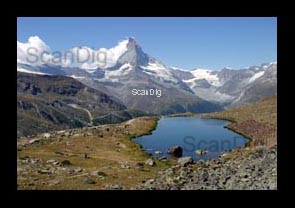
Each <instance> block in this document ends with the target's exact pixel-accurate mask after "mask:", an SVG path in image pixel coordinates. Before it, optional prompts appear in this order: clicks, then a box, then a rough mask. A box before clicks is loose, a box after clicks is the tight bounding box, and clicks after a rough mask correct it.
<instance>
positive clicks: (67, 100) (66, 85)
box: [17, 72, 146, 137]
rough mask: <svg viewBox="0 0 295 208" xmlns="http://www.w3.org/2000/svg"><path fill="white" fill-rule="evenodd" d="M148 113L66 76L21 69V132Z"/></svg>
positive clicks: (46, 130) (67, 126)
mask: <svg viewBox="0 0 295 208" xmlns="http://www.w3.org/2000/svg"><path fill="white" fill-rule="evenodd" d="M142 115H146V114H144V113H142V112H140V111H132V110H130V111H127V110H126V107H125V106H124V105H123V104H122V103H121V102H120V101H118V100H117V99H115V98H114V97H111V96H109V95H107V94H105V93H103V92H101V91H98V90H95V89H92V88H90V87H88V86H86V85H84V84H82V83H81V82H79V81H77V80H75V79H73V78H71V77H66V76H58V75H54V76H49V75H38V74H29V73H21V72H18V73H17V136H18V137H19V136H28V135H32V134H36V133H40V132H48V131H52V130H62V129H68V128H79V127H83V126H91V125H95V124H105V123H116V122H118V121H120V122H122V121H125V120H128V119H130V118H133V117H137V116H142Z"/></svg>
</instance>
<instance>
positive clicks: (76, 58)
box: [17, 36, 128, 71]
mask: <svg viewBox="0 0 295 208" xmlns="http://www.w3.org/2000/svg"><path fill="white" fill-rule="evenodd" d="M127 43H128V40H123V41H121V42H119V43H118V45H117V46H115V47H113V48H110V49H106V48H99V49H96V50H95V49H92V48H89V47H86V46H82V47H74V48H71V49H69V50H67V51H65V52H57V51H55V52H52V53H51V50H50V47H49V46H48V45H46V43H45V42H44V41H43V40H41V39H40V38H39V37H38V36H32V37H30V38H29V39H28V41H27V42H25V43H22V42H19V41H17V62H20V63H26V64H31V65H40V64H44V63H52V64H59V65H62V66H71V65H76V66H79V67H81V68H83V69H85V70H86V71H91V69H92V71H93V69H96V68H98V67H101V68H107V67H112V66H114V65H115V64H116V63H117V60H118V59H119V58H120V56H122V54H123V53H125V52H126V51H127Z"/></svg>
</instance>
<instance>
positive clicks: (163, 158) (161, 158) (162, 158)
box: [159, 156, 167, 161]
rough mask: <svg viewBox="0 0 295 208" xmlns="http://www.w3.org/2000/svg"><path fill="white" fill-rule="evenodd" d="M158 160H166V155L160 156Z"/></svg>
mask: <svg viewBox="0 0 295 208" xmlns="http://www.w3.org/2000/svg"><path fill="white" fill-rule="evenodd" d="M159 160H160V161H163V160H167V157H166V156H162V157H160V158H159Z"/></svg>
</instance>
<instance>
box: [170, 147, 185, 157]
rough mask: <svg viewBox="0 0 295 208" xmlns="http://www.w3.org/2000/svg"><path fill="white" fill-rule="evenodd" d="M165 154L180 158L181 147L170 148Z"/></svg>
mask: <svg viewBox="0 0 295 208" xmlns="http://www.w3.org/2000/svg"><path fill="white" fill-rule="evenodd" d="M167 153H168V154H170V155H173V156H175V157H181V156H182V147H181V146H173V147H170V148H169V149H168V151H167Z"/></svg>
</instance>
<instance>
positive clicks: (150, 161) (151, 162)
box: [145, 159, 156, 166]
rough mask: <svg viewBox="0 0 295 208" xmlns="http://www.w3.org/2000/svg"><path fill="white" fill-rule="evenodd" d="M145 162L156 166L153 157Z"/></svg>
mask: <svg viewBox="0 0 295 208" xmlns="http://www.w3.org/2000/svg"><path fill="white" fill-rule="evenodd" d="M145 164H146V165H149V166H154V165H155V164H156V163H155V161H153V160H152V159H148V160H147V161H145Z"/></svg>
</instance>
